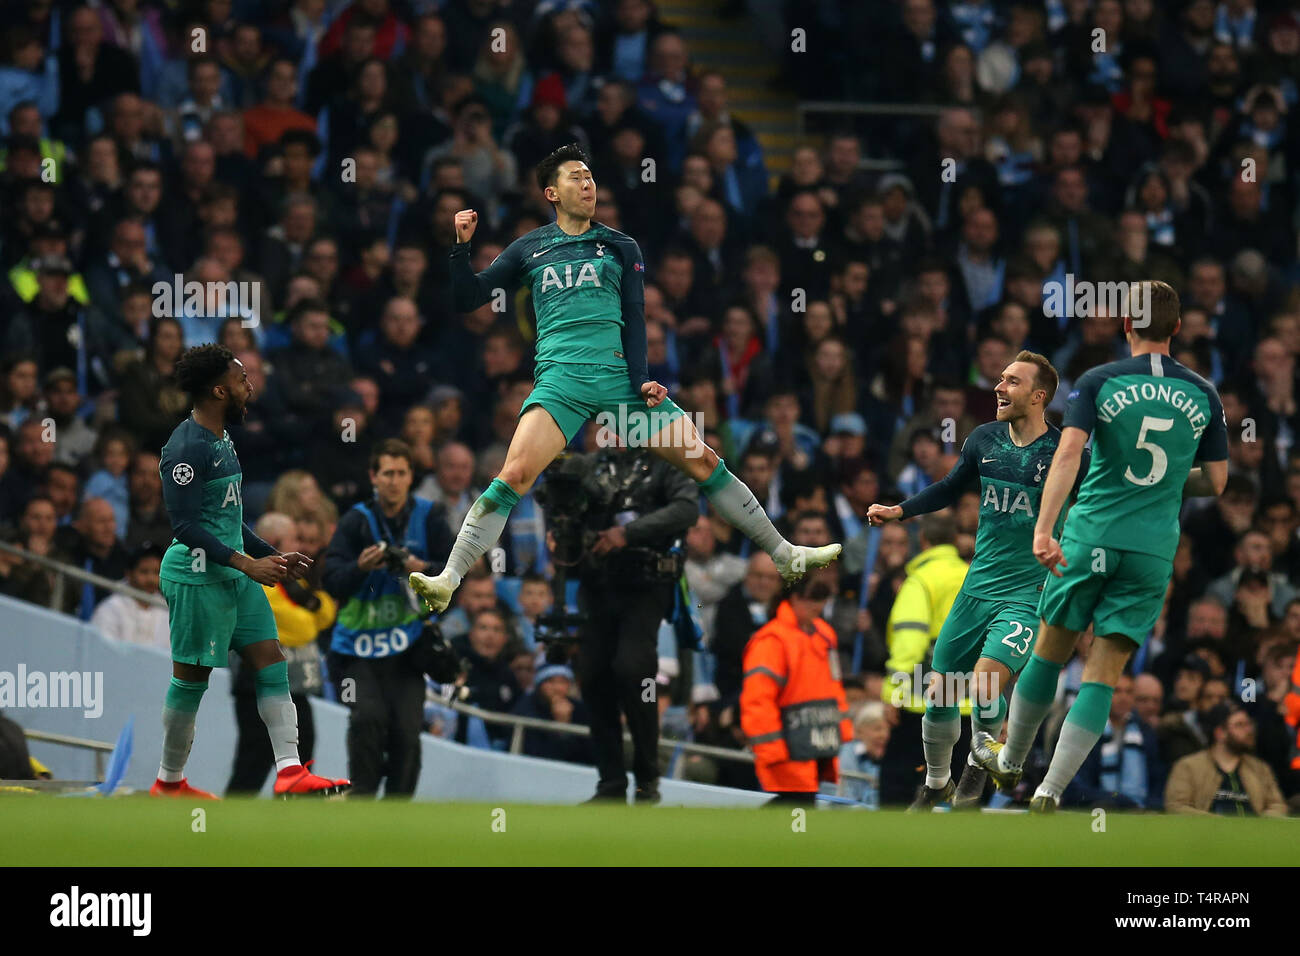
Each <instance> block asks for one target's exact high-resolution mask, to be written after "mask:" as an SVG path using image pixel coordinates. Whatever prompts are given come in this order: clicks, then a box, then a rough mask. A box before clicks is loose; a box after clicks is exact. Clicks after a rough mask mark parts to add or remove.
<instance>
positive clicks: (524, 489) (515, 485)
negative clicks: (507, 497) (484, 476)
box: [497, 461, 537, 495]
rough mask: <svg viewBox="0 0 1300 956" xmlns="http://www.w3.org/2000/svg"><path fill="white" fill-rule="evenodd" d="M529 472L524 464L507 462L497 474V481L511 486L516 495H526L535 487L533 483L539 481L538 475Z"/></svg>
mask: <svg viewBox="0 0 1300 956" xmlns="http://www.w3.org/2000/svg"><path fill="white" fill-rule="evenodd" d="M529 471H530V470H529V469H528V468H527V467H526V466H525V465H524V464H523V462H520V461H507V462H506V463H505V464H504V465H502V466H501V470H500V471H499V472H497V479H498V480H500V481H504V482H505V483H506V484H507V485H509V486H510V489H511V490H512V491H513V492H514V493H515V494H517V495H526V494H528V489H530V488H532V487H533V482H535V481H536V480H537V475H536V474H535V473H534V474H530V473H529Z"/></svg>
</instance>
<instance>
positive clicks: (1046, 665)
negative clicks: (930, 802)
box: [971, 281, 1228, 813]
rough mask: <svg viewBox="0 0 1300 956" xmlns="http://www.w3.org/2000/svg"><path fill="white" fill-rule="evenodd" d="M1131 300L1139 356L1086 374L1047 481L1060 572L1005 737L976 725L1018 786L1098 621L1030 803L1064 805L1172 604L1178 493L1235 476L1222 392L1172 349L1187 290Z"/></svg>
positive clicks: (1143, 287)
mask: <svg viewBox="0 0 1300 956" xmlns="http://www.w3.org/2000/svg"><path fill="white" fill-rule="evenodd" d="M1124 311H1125V313H1126V314H1125V317H1124V335H1125V337H1126V338H1127V339H1128V343H1129V348H1130V349H1132V352H1133V356H1132V358H1127V359H1121V360H1120V361H1118V362H1108V363H1107V364H1105V365H1099V366H1098V367H1096V368H1094V369H1089V370H1088V371H1087V372H1085V373H1084V374H1083V375H1081V376H1080V377H1079V381H1078V382H1077V383H1075V388H1074V391H1073V392H1071V393H1070V401H1069V404H1068V405H1067V406H1066V410H1065V420H1064V422H1063V427H1062V432H1061V440H1060V445H1059V447H1058V448H1057V451H1056V457H1055V458H1053V459H1052V470H1051V473H1050V474H1049V476H1048V479H1047V482H1046V486H1045V487H1044V489H1043V499H1042V503H1041V506H1040V508H1039V511H1038V523H1037V525H1036V526H1035V527H1034V544H1033V554H1034V557H1035V558H1036V559H1037V560H1038V562H1039V563H1040V564H1042V565H1043V566H1044V567H1045V568H1047V569H1048V570H1049V571H1051V574H1050V575H1049V576H1048V578H1047V582H1046V584H1045V585H1044V588H1043V596H1042V599H1041V600H1040V601H1039V605H1038V613H1039V616H1040V618H1041V623H1040V625H1039V632H1038V646H1037V647H1036V648H1035V649H1034V654H1033V657H1032V658H1031V659H1030V661H1029V663H1028V665H1026V667H1025V670H1024V673H1023V674H1021V676H1020V680H1019V681H1018V682H1017V683H1016V689H1015V692H1014V693H1013V694H1012V695H1011V707H1010V712H1009V714H1008V717H1007V741H1006V744H1005V745H1004V744H1000V743H998V742H997V741H995V740H994V739H993V738H992V737H991V736H990V735H988V734H986V733H982V732H981V733H977V734H976V735H975V739H974V740H973V741H972V745H971V753H972V754H973V755H974V757H975V760H976V762H977V763H979V765H980V766H981V767H983V768H984V769H985V770H988V771H989V773H990V774H991V775H992V777H993V779H994V782H995V783H997V785H998V787H999V788H1001V789H1003V790H1006V789H1009V788H1011V787H1013V786H1015V785H1016V783H1018V782H1019V780H1020V775H1021V767H1022V765H1023V763H1024V760H1025V756H1026V755H1027V754H1028V753H1029V748H1030V747H1031V746H1032V745H1033V742H1034V737H1035V735H1036V734H1037V733H1038V726H1039V724H1041V723H1042V722H1043V718H1044V717H1046V716H1047V712H1048V710H1049V709H1050V708H1051V706H1052V702H1053V700H1054V699H1055V698H1056V685H1057V683H1058V679H1059V677H1060V674H1061V669H1062V668H1063V667H1064V666H1065V664H1066V662H1067V661H1069V659H1070V655H1071V654H1072V653H1073V652H1074V645H1075V642H1076V641H1077V640H1078V637H1079V634H1080V632H1082V631H1084V630H1085V629H1087V627H1088V625H1089V624H1092V626H1093V633H1094V634H1095V635H1096V640H1094V641H1093V644H1092V649H1091V650H1090V651H1089V652H1088V660H1087V662H1086V663H1085V664H1084V667H1083V684H1082V686H1081V687H1080V688H1079V696H1078V697H1076V698H1075V701H1074V704H1073V705H1071V707H1070V711H1069V713H1068V714H1066V717H1065V723H1064V724H1063V725H1062V727H1061V734H1060V737H1059V738H1058V739H1057V742H1056V752H1055V753H1054V754H1053V755H1052V762H1051V766H1050V767H1048V770H1047V776H1046V777H1044V778H1043V782H1042V784H1040V785H1039V787H1038V789H1037V790H1036V791H1035V792H1034V796H1033V799H1032V800H1031V801H1030V804H1029V809H1030V811H1031V812H1037V813H1047V812H1051V811H1053V810H1055V809H1056V808H1057V806H1058V805H1059V804H1060V802H1061V794H1062V793H1063V792H1064V791H1065V787H1066V785H1067V784H1068V783H1069V782H1070V780H1072V779H1073V778H1074V775H1075V774H1076V773H1077V772H1078V770H1079V767H1080V766H1081V765H1082V764H1083V761H1084V759H1085V758H1086V757H1087V756H1088V753H1089V752H1090V751H1091V750H1092V748H1093V747H1094V746H1096V743H1097V741H1098V740H1100V739H1101V735H1102V733H1103V731H1104V730H1105V729H1106V721H1107V719H1108V717H1109V714H1110V702H1111V697H1112V696H1113V695H1114V691H1115V684H1116V682H1117V681H1118V680H1119V677H1120V674H1122V673H1123V671H1124V665H1125V664H1126V663H1127V662H1128V659H1129V657H1130V655H1132V653H1133V651H1134V650H1135V649H1136V648H1138V647H1141V646H1142V643H1143V642H1144V641H1145V640H1146V639H1147V635H1148V634H1149V633H1150V632H1151V628H1152V626H1153V625H1154V624H1155V623H1156V620H1157V619H1158V618H1159V616H1160V609H1161V608H1162V607H1163V606H1164V600H1165V589H1166V588H1167V586H1168V584H1169V578H1170V576H1171V574H1172V573H1173V560H1174V552H1175V551H1176V550H1177V548H1178V536H1179V527H1178V513H1179V510H1180V509H1181V507H1182V503H1183V495H1184V494H1188V495H1219V494H1222V493H1223V488H1224V485H1226V484H1227V481H1228V460H1227V459H1228V433H1227V423H1226V422H1225V420H1224V417H1223V406H1222V405H1221V404H1220V402H1219V394H1218V392H1216V391H1215V389H1214V386H1213V385H1211V384H1210V383H1209V382H1207V381H1206V380H1205V379H1203V378H1202V377H1201V376H1199V375H1197V374H1196V373H1195V372H1193V371H1191V370H1190V369H1188V368H1186V367H1185V366H1183V365H1181V364H1179V363H1178V362H1176V361H1174V359H1173V358H1172V357H1170V355H1169V340H1170V339H1171V338H1172V337H1173V336H1174V335H1175V334H1176V333H1177V332H1178V328H1179V326H1180V325H1181V324H1182V322H1181V319H1180V318H1179V303H1178V293H1176V292H1175V291H1174V290H1173V289H1172V288H1171V287H1170V286H1169V285H1167V284H1165V283H1164V282H1156V281H1151V282H1140V283H1134V284H1133V286H1132V287H1131V289H1130V292H1129V299H1128V302H1127V303H1126V308H1125V310H1124ZM1089 434H1092V436H1093V441H1092V465H1091V467H1089V468H1088V469H1087V471H1086V477H1085V478H1084V480H1083V484H1082V485H1081V486H1080V488H1079V497H1078V501H1077V502H1076V503H1075V505H1074V507H1073V508H1071V509H1070V515H1069V517H1068V518H1067V519H1066V522H1065V531H1064V533H1063V534H1062V535H1061V539H1060V540H1059V541H1057V540H1056V537H1055V535H1054V533H1053V529H1054V528H1055V526H1056V518H1057V515H1059V514H1060V511H1061V507H1062V505H1063V504H1064V503H1065V497H1066V494H1067V492H1068V491H1069V489H1070V487H1071V486H1072V485H1073V484H1074V481H1075V476H1076V475H1077V474H1078V473H1079V471H1080V461H1081V455H1082V453H1083V446H1084V443H1085V442H1086V441H1087V440H1088V435H1089ZM1197 461H1199V462H1200V463H1201V464H1200V465H1199V466H1198V467H1193V465H1194V462H1197ZM1058 566H1059V567H1058Z"/></svg>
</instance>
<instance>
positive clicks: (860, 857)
mask: <svg viewBox="0 0 1300 956" xmlns="http://www.w3.org/2000/svg"><path fill="white" fill-rule="evenodd" d="M197 806H199V804H198V803H194V804H191V803H188V802H180V801H176V802H173V801H165V802H164V801H158V800H152V799H150V798H148V797H145V796H132V797H120V798H116V799H112V800H103V799H99V798H91V799H79V798H60V797H51V796H36V795H20V794H13V795H6V796H3V797H0V864H4V865H19V866H45V865H57V866H101V865H109V866H137V865H143V866H159V865H161V866H258V865H273V866H334V865H341V866H390V865H408V866H448V865H450V866H477V865H489V866H515V865H524V866H529V865H541V866H557V865H558V866H565V865H596V866H602V865H612V866H647V865H655V864H665V865H669V866H700V865H704V866H707V865H725V866H805V865H836V866H873V865H884V866H899V865H904V866H906V865H926V866H968V865H971V864H972V863H975V862H976V861H978V862H979V863H980V864H983V865H1018V864H1028V865H1038V866H1151V865H1166V866H1179V865H1193V866H1217V865H1226V866H1260V865H1265V866H1279V865H1286V866H1294V865H1296V864H1297V863H1300V828H1298V825H1297V821H1295V820H1258V819H1245V820H1236V819H1224V818H1210V817H1195V818H1193V817H1173V816H1156V815H1125V814H1120V813H1108V814H1107V815H1106V819H1105V824H1106V829H1105V832H1095V831H1094V829H1093V827H1094V821H1093V817H1092V816H1091V815H1090V814H1088V813H1059V814H1057V815H1055V816H1052V817H1030V816H1027V815H1023V814H951V813H947V814H927V815H917V816H907V815H905V814H903V813H901V812H894V811H882V812H877V813H870V812H854V811H843V810H815V811H809V812H807V814H806V817H805V825H804V830H803V832H795V830H794V828H793V824H794V823H795V820H794V818H793V817H792V815H791V812H790V811H789V809H783V810H765V809H758V810H730V809H684V808H673V807H618V806H614V807H608V806H596V807H556V806H528V805H506V806H503V807H500V808H499V810H502V811H504V819H503V815H502V814H501V813H500V812H496V811H497V810H498V808H496V807H493V806H492V805H490V804H439V803H401V804H385V803H374V802H369V801H360V800H351V801H349V800H335V801H329V802H324V801H311V802H308V801H304V800H298V801H293V802H288V803H286V802H282V801H269V800H249V799H245V800H225V801H222V802H220V803H204V804H202V809H203V810H205V811H206V820H205V825H206V829H205V831H204V832H195V829H194V827H195V820H194V818H193V817H192V811H193V809H194V808H195V807H197ZM494 821H495V822H496V829H495V830H494ZM502 824H504V832H501V827H502Z"/></svg>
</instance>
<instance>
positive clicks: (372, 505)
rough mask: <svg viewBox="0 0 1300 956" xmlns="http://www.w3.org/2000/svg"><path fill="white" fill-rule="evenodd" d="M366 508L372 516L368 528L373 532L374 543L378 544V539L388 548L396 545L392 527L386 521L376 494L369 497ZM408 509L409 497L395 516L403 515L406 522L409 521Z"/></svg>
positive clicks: (386, 518)
mask: <svg viewBox="0 0 1300 956" xmlns="http://www.w3.org/2000/svg"><path fill="white" fill-rule="evenodd" d="M366 510H367V511H369V512H370V514H371V516H372V518H373V520H372V521H371V522H370V528H371V530H372V531H373V532H374V533H375V544H379V543H380V541H382V542H383V543H384V544H386V545H388V546H389V547H390V548H391V547H396V546H397V542H396V541H394V540H393V529H392V527H391V526H390V525H389V523H388V516H387V515H385V514H384V509H383V508H381V507H380V506H379V496H378V495H376V496H374V497H373V498H371V499H370V502H369V504H368V505H367V506H366ZM410 510H411V499H410V498H409V497H408V498H407V499H406V504H405V505H403V506H402V510H401V511H399V512H398V513H397V517H398V518H399V519H401V518H403V517H404V518H405V519H406V522H409V521H410V520H411V514H410ZM406 522H403V526H402V535H405V528H406ZM399 537H400V536H399Z"/></svg>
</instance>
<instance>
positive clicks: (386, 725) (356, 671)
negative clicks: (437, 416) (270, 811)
mask: <svg viewBox="0 0 1300 956" xmlns="http://www.w3.org/2000/svg"><path fill="white" fill-rule="evenodd" d="M413 477H414V471H413V470H412V457H411V450H410V448H408V447H407V446H406V444H405V443H403V442H401V441H398V440H397V439H387V440H385V441H382V442H380V443H379V444H378V445H377V446H376V447H375V450H374V451H373V452H372V453H371V456H370V482H371V484H372V485H373V486H374V489H375V494H374V497H373V498H372V499H371V500H370V501H367V502H362V503H360V504H357V505H354V506H353V507H352V508H350V509H349V510H348V511H347V512H345V513H344V514H343V516H342V517H341V518H340V519H339V523H338V528H337V529H336V530H335V532H334V537H333V538H331V539H330V543H329V548H328V550H327V551H326V554H325V570H324V573H323V576H322V583H323V585H324V587H325V590H326V591H327V592H329V594H330V596H331V597H333V598H334V599H335V600H336V601H337V602H338V604H339V618H338V623H337V624H336V625H335V627H334V636H333V639H332V641H331V644H330V655H329V659H328V667H329V670H330V673H331V674H332V675H334V679H335V683H336V686H337V688H338V690H339V691H340V693H339V695H338V696H339V698H340V699H341V700H342V701H343V703H345V704H348V705H349V706H350V707H351V714H350V716H349V720H348V767H349V773H350V775H351V778H352V792H353V793H354V794H364V795H373V794H374V793H375V792H376V791H377V790H378V788H379V783H380V781H381V780H383V781H384V793H385V795H386V796H387V795H398V794H400V795H404V796H409V795H410V794H412V793H414V791H415V783H416V780H417V778H418V777H419V773H420V727H421V724H422V722H423V719H424V687H425V684H424V675H423V674H422V673H420V671H419V669H418V668H417V667H416V666H415V665H414V664H413V662H412V659H411V657H410V651H411V650H412V648H414V647H415V646H416V644H417V642H418V641H420V640H421V638H422V634H423V621H422V618H423V614H421V613H420V612H419V610H417V606H416V604H415V601H414V599H413V597H412V595H411V594H410V591H409V589H408V587H407V585H406V576H407V574H409V573H410V572H412V571H425V570H427V569H429V568H433V569H440V568H441V567H442V566H443V563H444V562H445V561H446V560H447V555H448V553H450V551H451V545H452V538H451V532H450V530H449V529H448V527H447V516H446V514H445V512H444V511H443V509H442V506H441V505H438V504H435V503H433V502H431V501H427V500H425V499H422V498H416V497H414V496H413V495H412V494H411V480H412V478H413ZM390 551H391V552H393V553H392V554H390V553H389V552H390Z"/></svg>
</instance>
